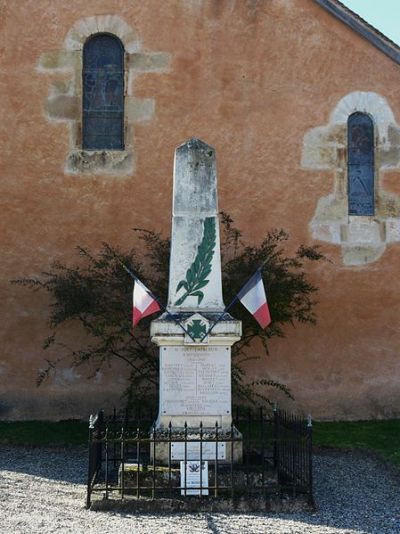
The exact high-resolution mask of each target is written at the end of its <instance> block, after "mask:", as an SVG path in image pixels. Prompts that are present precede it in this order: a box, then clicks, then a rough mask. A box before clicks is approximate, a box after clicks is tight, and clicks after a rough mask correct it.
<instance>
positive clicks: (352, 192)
mask: <svg viewBox="0 0 400 534" xmlns="http://www.w3.org/2000/svg"><path fill="white" fill-rule="evenodd" d="M347 126H348V145H347V146H348V193H349V215H374V207H375V206H374V204H375V203H374V169H375V162H374V156H375V154H374V123H373V121H372V119H371V117H370V116H369V115H367V114H366V113H359V112H357V113H353V114H352V115H350V117H349V119H348V124H347Z"/></svg>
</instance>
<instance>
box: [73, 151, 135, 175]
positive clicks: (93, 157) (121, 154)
mask: <svg viewBox="0 0 400 534" xmlns="http://www.w3.org/2000/svg"><path fill="white" fill-rule="evenodd" d="M133 164H134V162H133V156H132V154H131V153H129V152H126V151H124V150H96V151H93V150H91V151H88V150H74V151H73V152H71V153H70V154H69V156H68V160H67V171H68V172H69V173H74V174H77V173H84V174H86V173H89V174H113V175H117V176H124V175H127V174H131V173H132V171H133V168H134V167H133Z"/></svg>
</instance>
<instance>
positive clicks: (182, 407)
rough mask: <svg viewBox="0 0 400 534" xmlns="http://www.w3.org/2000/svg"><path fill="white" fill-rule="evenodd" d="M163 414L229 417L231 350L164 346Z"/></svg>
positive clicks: (161, 375) (161, 402)
mask: <svg viewBox="0 0 400 534" xmlns="http://www.w3.org/2000/svg"><path fill="white" fill-rule="evenodd" d="M160 405H161V406H160V408H161V414H162V415H166V414H168V415H227V414H230V411H231V369H230V348H229V347H187V346H183V347H181V346H180V347H161V352H160Z"/></svg>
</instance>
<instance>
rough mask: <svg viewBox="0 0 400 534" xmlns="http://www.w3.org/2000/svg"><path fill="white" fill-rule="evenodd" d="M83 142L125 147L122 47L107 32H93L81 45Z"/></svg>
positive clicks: (97, 146) (95, 146)
mask: <svg viewBox="0 0 400 534" xmlns="http://www.w3.org/2000/svg"><path fill="white" fill-rule="evenodd" d="M82 146H83V148H85V149H92V150H99V149H109V150H121V149H123V148H124V48H123V45H122V43H121V41H120V40H119V39H118V38H117V37H115V36H113V35H109V34H106V33H99V34H96V35H94V36H93V37H91V38H90V39H88V40H87V41H86V43H85V46H84V48H83V117H82Z"/></svg>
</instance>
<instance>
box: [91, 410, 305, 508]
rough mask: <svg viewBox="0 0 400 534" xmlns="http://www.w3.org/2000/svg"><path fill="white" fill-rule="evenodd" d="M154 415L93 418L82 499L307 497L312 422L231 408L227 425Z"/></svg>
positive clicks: (275, 412)
mask: <svg viewBox="0 0 400 534" xmlns="http://www.w3.org/2000/svg"><path fill="white" fill-rule="evenodd" d="M154 421H155V419H154V418H153V417H152V414H128V413H125V414H124V415H123V417H119V416H118V415H117V414H116V413H115V411H114V414H113V416H111V417H109V418H107V419H106V418H105V417H104V415H103V412H101V411H100V412H99V413H98V414H97V415H96V416H94V417H93V416H91V418H90V424H89V462H88V480H87V500H86V505H87V507H88V508H89V507H90V506H91V503H92V499H93V498H94V497H96V496H99V495H100V496H101V497H102V499H106V500H108V499H123V500H127V499H134V498H136V499H141V498H150V499H157V498H164V499H187V497H190V498H192V496H197V497H201V498H208V499H209V498H210V497H213V498H217V499H218V498H219V497H223V498H230V499H235V498H249V499H268V498H270V497H271V496H275V497H276V496H277V495H281V494H282V493H289V492H290V494H292V495H298V494H304V495H306V496H308V500H309V502H310V503H312V501H313V495H312V425H311V419H308V420H305V419H303V418H300V417H295V416H291V415H288V414H287V413H285V412H283V411H280V410H274V411H273V412H272V413H268V412H266V411H265V410H264V409H260V410H259V411H257V412H254V411H251V410H236V413H235V416H234V417H233V421H232V424H231V426H230V428H228V429H226V428H221V427H220V426H219V425H218V423H215V425H214V426H213V427H204V426H203V425H202V424H200V426H199V427H196V428H191V427H189V426H188V425H187V424H185V425H184V427H183V428H174V427H173V426H172V424H171V423H170V424H169V425H168V427H166V428H157V426H156V424H155V422H154Z"/></svg>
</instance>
